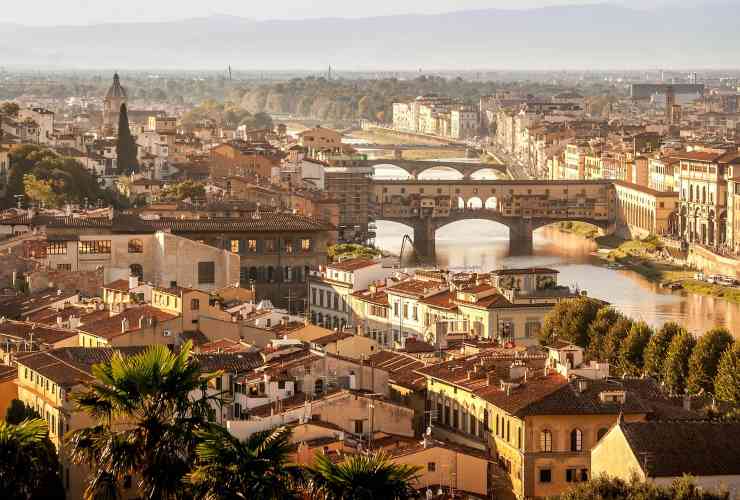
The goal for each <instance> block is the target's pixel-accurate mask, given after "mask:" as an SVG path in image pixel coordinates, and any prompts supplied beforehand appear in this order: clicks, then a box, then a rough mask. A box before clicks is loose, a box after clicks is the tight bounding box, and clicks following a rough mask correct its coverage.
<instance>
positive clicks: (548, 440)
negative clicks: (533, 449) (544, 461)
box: [540, 430, 552, 451]
mask: <svg viewBox="0 0 740 500" xmlns="http://www.w3.org/2000/svg"><path fill="white" fill-rule="evenodd" d="M540 451H552V432H550V431H549V430H544V431H542V432H540Z"/></svg>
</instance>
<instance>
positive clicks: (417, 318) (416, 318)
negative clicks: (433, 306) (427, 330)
mask: <svg viewBox="0 0 740 500" xmlns="http://www.w3.org/2000/svg"><path fill="white" fill-rule="evenodd" d="M413 313H414V321H419V307H418V306H416V305H414V309H413Z"/></svg>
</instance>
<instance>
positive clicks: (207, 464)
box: [188, 425, 301, 500]
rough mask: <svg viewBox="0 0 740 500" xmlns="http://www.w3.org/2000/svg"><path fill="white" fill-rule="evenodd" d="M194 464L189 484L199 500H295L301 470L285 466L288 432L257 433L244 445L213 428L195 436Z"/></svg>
mask: <svg viewBox="0 0 740 500" xmlns="http://www.w3.org/2000/svg"><path fill="white" fill-rule="evenodd" d="M198 437H199V439H200V443H199V444H198V446H197V448H196V455H197V461H196V464H195V467H194V469H193V471H192V472H191V473H190V475H189V476H188V480H189V481H190V482H191V483H192V484H193V486H194V487H195V490H196V491H197V495H196V496H197V497H198V498H224V499H230V498H233V499H238V498H245V499H246V498H264V499H265V500H288V499H290V498H297V491H298V488H297V485H298V483H299V482H300V478H301V469H300V468H299V467H298V466H295V465H291V464H289V463H288V454H289V453H290V451H291V443H290V430H289V429H288V428H287V427H279V428H277V429H274V430H271V431H264V432H257V433H255V434H252V435H251V436H250V437H249V438H247V439H246V440H244V441H240V440H238V439H237V438H235V437H234V436H232V435H231V434H230V433H229V431H227V430H226V429H224V428H223V427H221V426H218V425H214V426H212V427H211V428H210V429H208V430H206V431H201V432H198Z"/></svg>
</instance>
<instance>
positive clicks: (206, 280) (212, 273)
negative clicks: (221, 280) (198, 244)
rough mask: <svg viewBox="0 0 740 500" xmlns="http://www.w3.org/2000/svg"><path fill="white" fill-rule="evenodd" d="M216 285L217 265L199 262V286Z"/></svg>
mask: <svg viewBox="0 0 740 500" xmlns="http://www.w3.org/2000/svg"><path fill="white" fill-rule="evenodd" d="M214 283H216V265H215V264H214V263H213V261H211V262H198V284H200V285H203V284H210V285H212V284H214Z"/></svg>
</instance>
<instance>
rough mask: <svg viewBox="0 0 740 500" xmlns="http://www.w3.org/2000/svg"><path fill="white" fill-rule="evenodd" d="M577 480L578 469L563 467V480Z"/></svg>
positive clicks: (573, 481) (571, 481) (567, 481)
mask: <svg viewBox="0 0 740 500" xmlns="http://www.w3.org/2000/svg"><path fill="white" fill-rule="evenodd" d="M576 481H578V469H565V482H566V483H575V482H576Z"/></svg>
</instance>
